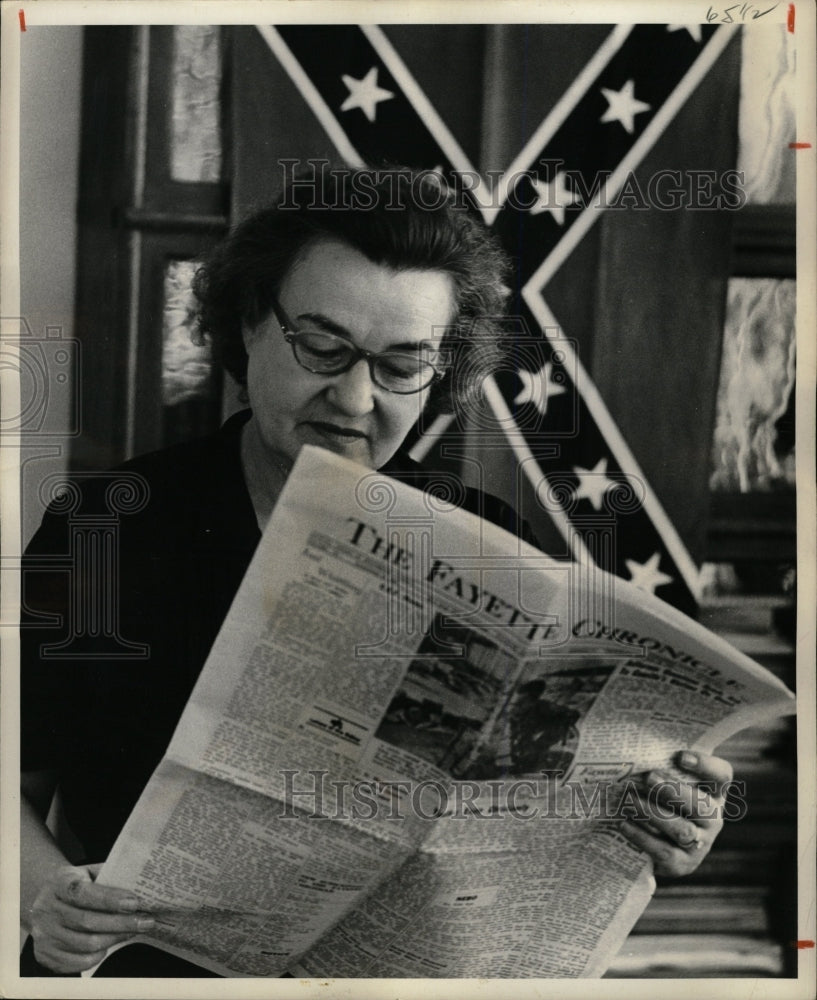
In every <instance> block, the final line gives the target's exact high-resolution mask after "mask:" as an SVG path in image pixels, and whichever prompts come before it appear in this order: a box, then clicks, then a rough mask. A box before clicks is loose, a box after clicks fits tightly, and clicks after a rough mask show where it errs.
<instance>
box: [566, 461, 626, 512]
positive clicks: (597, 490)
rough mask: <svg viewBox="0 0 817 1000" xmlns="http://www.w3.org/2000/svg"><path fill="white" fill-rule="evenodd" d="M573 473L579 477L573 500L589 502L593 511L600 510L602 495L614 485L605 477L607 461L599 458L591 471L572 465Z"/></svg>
mask: <svg viewBox="0 0 817 1000" xmlns="http://www.w3.org/2000/svg"><path fill="white" fill-rule="evenodd" d="M573 471H574V472H575V474H576V475H577V476H578V477H579V485H578V486H577V487H576V494H575V499H576V500H589V501H590V503H592V504H593V509H594V510H601V504H602V501H603V500H604V494H605V493H606V492H607V491H608V490H609V489H610V487H611V486H615V485H616V484H615V482H614V481H613V480H612V479H610V478H609V477H608V475H607V459H606V458H600V459H599V460H598V462H596V464H595V465H594V466H593V468H592V469H585V468H582V466H581V465H574V466H573Z"/></svg>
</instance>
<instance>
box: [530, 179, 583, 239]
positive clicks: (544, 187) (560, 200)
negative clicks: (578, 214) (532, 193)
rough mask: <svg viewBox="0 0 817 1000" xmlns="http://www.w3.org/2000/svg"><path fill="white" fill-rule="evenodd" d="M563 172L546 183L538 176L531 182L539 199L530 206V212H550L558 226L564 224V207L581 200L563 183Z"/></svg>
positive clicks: (535, 213)
mask: <svg viewBox="0 0 817 1000" xmlns="http://www.w3.org/2000/svg"><path fill="white" fill-rule="evenodd" d="M564 176H565V175H564V173H563V172H562V171H559V173H557V174H556V176H555V177H554V178H553V180H552V181H551V182H550V183H549V184H546V183H545V182H544V181H540V180H539V178H538V177H537V178H534V179H533V180H532V181H531V183H532V184H533V186H534V187H535V188H536V194H537V195H538V197H539V200H538V201H537V202H536V204H535V205H532V206H531V209H530V214H531V215H539V214H540V213H542V212H550V214H551V215H552V216H553V218H554V219H555V220H556V221H557V222H558V223H559V225H560V226H563V225H564V224H565V209H566V208H567V206H568V205H575V204H576V203H577V202H581V200H582V199H581V195H579V194H576V193H575V192H574V191H571V190H570V188H569V187H567V186H566V185H565V181H564Z"/></svg>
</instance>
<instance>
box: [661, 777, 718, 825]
mask: <svg viewBox="0 0 817 1000" xmlns="http://www.w3.org/2000/svg"><path fill="white" fill-rule="evenodd" d="M642 799H645V801H646V806H647V808H648V810H649V815H650V817H651V818H656V817H657V818H659V819H671V818H672V817H673V816H686V817H688V818H690V819H695V820H699V821H700V822H702V823H704V822H717V821H720V820H722V819H723V799H721V798H720V797H719V796H718V797H716V796H714V795H712V794H710V792H709V791H708V790H707V789H706V788H704V787H702V786H700V785H697V784H695V783H692V782H689V781H685V780H683V779H682V778H678V777H675V776H674V775H671V774H667V773H666V772H664V771H650V772H649V773H648V774H647V775H646V776H645V778H644V781H643V792H642Z"/></svg>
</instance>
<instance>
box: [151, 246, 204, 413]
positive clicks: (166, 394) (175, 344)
mask: <svg viewBox="0 0 817 1000" xmlns="http://www.w3.org/2000/svg"><path fill="white" fill-rule="evenodd" d="M195 270H196V265H195V264H194V263H193V261H189V260H173V261H169V262H168V265H167V267H166V269H165V278H164V308H163V310H162V402H163V404H164V405H165V406H176V405H177V404H179V403H185V402H188V401H189V400H192V399H212V398H214V397H215V380H214V378H213V368H212V355H211V350H210V345H209V344H208V343H205V344H204V345H203V346H199V345H198V344H194V343H193V341H192V340H191V339H190V334H191V331H192V329H193V323H192V306H193V293H192V290H191V287H190V286H191V284H192V281H193V274H194V273H195Z"/></svg>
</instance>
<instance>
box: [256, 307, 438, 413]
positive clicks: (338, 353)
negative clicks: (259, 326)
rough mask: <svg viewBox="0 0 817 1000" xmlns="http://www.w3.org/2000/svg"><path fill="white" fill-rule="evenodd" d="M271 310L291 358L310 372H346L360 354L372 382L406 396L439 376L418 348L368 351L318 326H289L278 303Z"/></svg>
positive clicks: (435, 368)
mask: <svg viewBox="0 0 817 1000" xmlns="http://www.w3.org/2000/svg"><path fill="white" fill-rule="evenodd" d="M272 313H273V315H274V316H275V319H276V320H277V321H278V325H279V326H280V327H281V332H282V333H283V335H284V340H286V342H287V343H288V344H289V346H290V347H291V348H292V353H293V354H294V355H295V360H296V361H297V362H298V364H299V365H300V366H301V368H305V369H306V370H307V371H308V372H312V373H313V374H314V375H340V374H342V373H343V372H348V371H349V369H350V368H353V367H354V366H355V365H356V364H357V363H358V361H360V359H361V358H362V359H363V360H364V361H365V362H366V364H367V365H368V366H369V372H370V374H371V376H372V381H373V382H374V384H375V385H379V386H380V388H381V389H385V390H386V391H387V392H396V393H399V394H400V395H403V396H406V395H409V394H410V393H413V392H421V391H422V390H423V389H426V388H428V386H430V385H431V383H432V382H436V381H437V380H438V379H441V378H442V377H443V374H444V373H443V372H441V371H440V370H439V369H438V368H437V367H435V366H434V365H433V364H432V363H431V362H430V361H428V360H427V359H426V358H424V357H423V356H422V353H421V351H419V350H418V351H417V352H416V353H415V352H411V353H410V352H408V351H383V353H382V354H372V352H371V351H364V350H363V348H362V347H358V346H357V345H355V344H353V343H351V341H348V340H346V338H345V337H338V336H336V335H335V334H334V333H325V332H324V331H319V330H291V329H290V328H289V327H288V326H287V325H286V323H285V322H284V319H283V317H282V315H281V311H280V306H276V305H273V306H272Z"/></svg>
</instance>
